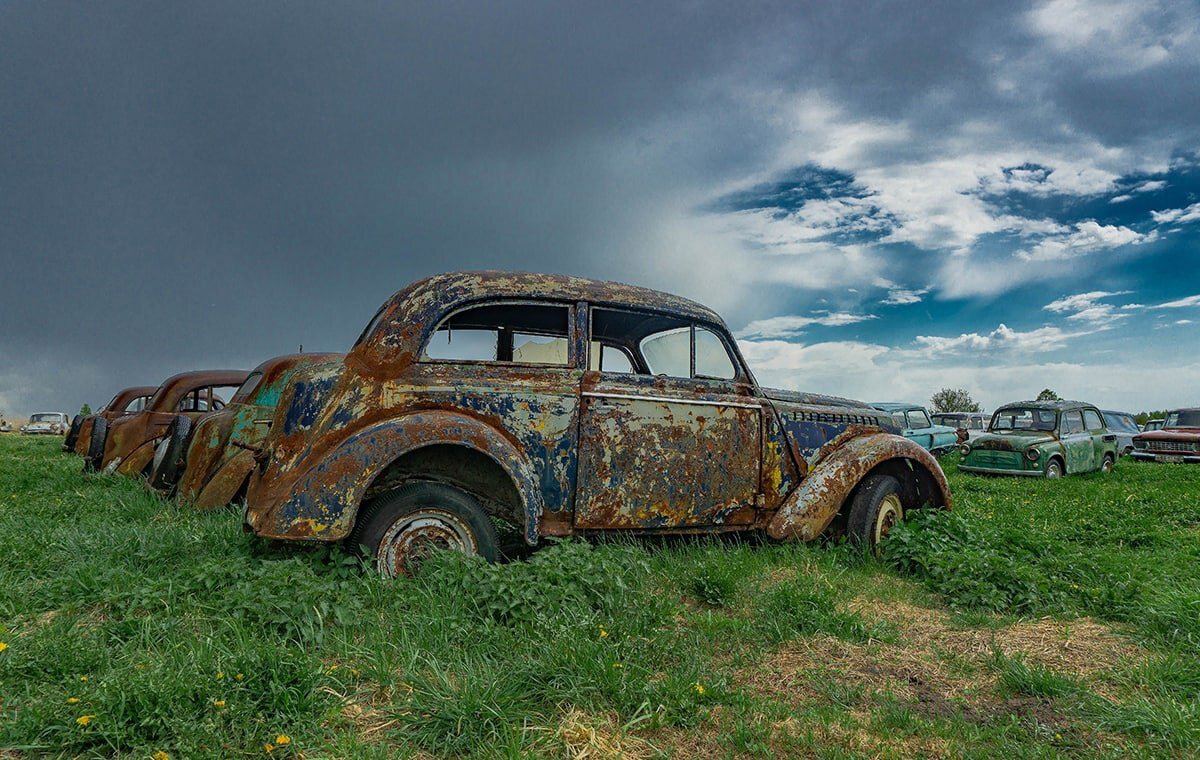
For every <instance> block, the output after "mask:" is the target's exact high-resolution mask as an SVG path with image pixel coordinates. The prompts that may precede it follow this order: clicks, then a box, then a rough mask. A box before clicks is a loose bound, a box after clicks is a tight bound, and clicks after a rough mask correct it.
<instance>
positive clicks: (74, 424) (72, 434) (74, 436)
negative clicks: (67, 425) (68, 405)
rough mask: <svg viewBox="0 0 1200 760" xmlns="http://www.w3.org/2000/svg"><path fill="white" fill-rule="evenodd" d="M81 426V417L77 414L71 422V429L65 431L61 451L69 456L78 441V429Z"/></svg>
mask: <svg viewBox="0 0 1200 760" xmlns="http://www.w3.org/2000/svg"><path fill="white" fill-rule="evenodd" d="M82 425H83V415H82V414H77V415H75V418H74V419H73V420H71V429H70V430H68V431H67V437H66V438H64V439H63V447H62V449H63V451H65V452H67V453H68V454H70V453H71V452H72V451H74V450H75V442H76V441H78V440H79V428H80V426H82Z"/></svg>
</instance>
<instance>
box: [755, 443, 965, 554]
mask: <svg viewBox="0 0 1200 760" xmlns="http://www.w3.org/2000/svg"><path fill="white" fill-rule="evenodd" d="M905 460H908V462H907V463H906V462H905ZM889 463H894V464H895V465H897V466H902V467H905V468H907V467H908V466H909V465H911V467H912V468H913V474H914V475H915V476H919V475H920V472H919V470H924V471H925V472H926V473H927V478H926V480H927V481H928V482H932V484H933V485H932V488H931V489H930V490H932V493H929V494H924V493H922V494H921V496H922V497H923V500H928V501H929V502H930V503H932V504H933V505H934V506H939V507H945V508H946V509H949V508H950V486H949V485H948V484H947V483H946V475H945V473H943V472H942V468H941V466H940V465H938V463H937V460H936V459H934V457H933V455H932V454H930V453H929V452H928V451H926V450H925V449H924V448H922V447H921V446H920V445H918V444H917V443H914V442H913V441H910V440H908V439H907V438H902V437H900V436H898V435H892V434H890V433H885V432H883V431H881V430H879V429H871V428H867V429H863V428H857V429H854V428H851V429H849V430H847V431H846V432H844V433H842V434H841V435H839V436H838V437H837V438H834V439H833V440H832V441H830V442H829V443H827V444H825V445H824V446H823V447H821V451H820V452H818V454H817V460H816V462H815V463H814V464H813V466H812V468H811V469H810V470H809V473H808V475H807V477H805V479H804V482H802V483H801V484H800V485H799V486H798V487H797V488H796V490H795V491H793V492H792V493H791V495H789V496H788V497H787V499H785V500H784V502H783V504H782V505H781V506H780V507H779V510H778V511H777V512H776V513H775V516H774V517H772V518H771V521H770V522H769V523H768V524H767V534H768V535H770V536H771V537H772V538H774V539H785V538H800V539H803V540H808V539H812V538H815V537H816V536H819V535H820V534H821V532H822V531H823V530H825V528H827V527H829V523H831V522H833V519H834V518H835V517H837V514H838V512H839V510H841V508H842V505H843V504H845V502H846V499H847V498H849V496H850V494H851V493H853V491H854V489H855V487H857V486H858V484H859V482H861V481H862V479H863V478H864V477H865V476H866V475H867V474H868V473H870V472H871V471H872V470H874V469H876V468H877V467H880V466H881V465H886V464H889Z"/></svg>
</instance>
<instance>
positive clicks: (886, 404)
mask: <svg viewBox="0 0 1200 760" xmlns="http://www.w3.org/2000/svg"><path fill="white" fill-rule="evenodd" d="M871 406H872V407H873V408H875V409H878V410H880V411H881V412H887V413H888V414H890V415H892V419H894V420H895V421H896V424H897V425H899V426H900V434H901V435H903V436H904V437H905V438H907V439H909V440H910V441H914V442H916V443H917V444H918V445H919V446H921V447H922V448H924V449H928V450H929V451H932V452H934V453H935V454H942V453H945V452H948V451H953V450H954V447H955V446H956V445H958V429H957V428H953V427H950V426H948V425H938V424H935V423H934V422H933V420H932V419H930V417H929V412H928V411H927V410H926V409H925V407H923V406H921V405H920V404H906V403H902V402H892V401H876V402H874V403H872V404H871Z"/></svg>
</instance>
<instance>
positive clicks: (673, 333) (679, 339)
mask: <svg viewBox="0 0 1200 760" xmlns="http://www.w3.org/2000/svg"><path fill="white" fill-rule="evenodd" d="M591 326H592V335H591V342H590V344H589V345H590V348H591V351H590V354H589V358H588V366H589V368H591V369H594V370H595V369H598V370H601V371H603V372H624V373H636V374H643V375H646V374H649V375H666V376H668V377H679V378H699V379H710V380H733V379H735V378H736V377H737V365H736V364H735V363H734V360H733V358H732V356H731V355H730V353H729V349H728V348H727V346H726V343H725V341H724V340H723V339H722V338H721V336H720V335H719V334H718V333H717V332H715V331H713V330H711V329H709V328H707V327H703V326H700V325H693V324H692V322H691V321H690V320H687V319H681V318H679V317H673V316H669V315H665V314H648V313H638V312H632V311H623V310H620V309H606V308H593V309H592V311H591Z"/></svg>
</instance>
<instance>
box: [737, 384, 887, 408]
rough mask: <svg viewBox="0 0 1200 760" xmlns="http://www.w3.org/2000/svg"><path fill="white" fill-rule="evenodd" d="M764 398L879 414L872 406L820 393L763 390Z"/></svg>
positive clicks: (775, 389) (773, 389) (774, 389)
mask: <svg viewBox="0 0 1200 760" xmlns="http://www.w3.org/2000/svg"><path fill="white" fill-rule="evenodd" d="M761 390H762V393H763V395H764V396H766V397H767V398H769V399H771V400H772V401H783V402H786V403H788V404H807V405H809V406H831V407H842V408H845V409H862V410H864V411H869V412H870V413H871V414H878V410H876V409H872V408H871V405H870V404H867V403H864V402H862V401H855V400H854V399H849V398H841V397H839V396H824V395H822V394H820V393H804V392H802V391H785V390H780V389H778V388H763V389H761Z"/></svg>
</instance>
